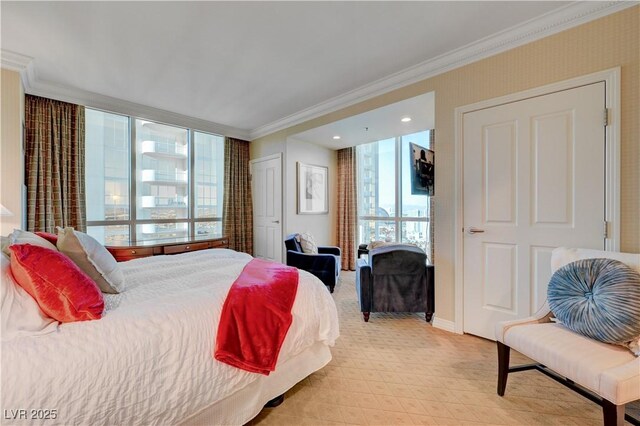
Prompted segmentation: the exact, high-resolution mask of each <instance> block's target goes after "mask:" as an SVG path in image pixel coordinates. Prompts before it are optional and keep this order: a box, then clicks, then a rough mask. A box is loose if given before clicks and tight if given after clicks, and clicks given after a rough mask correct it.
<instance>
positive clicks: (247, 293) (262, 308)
mask: <svg viewBox="0 0 640 426" xmlns="http://www.w3.org/2000/svg"><path fill="white" fill-rule="evenodd" d="M297 291H298V270H297V269H296V268H292V267H290V266H285V265H282V264H279V263H273V262H268V261H265V260H261V259H253V260H251V261H250V262H249V263H248V264H247V265H246V266H245V267H244V269H243V270H242V273H240V276H239V277H238V278H237V279H236V280H235V282H234V283H233V284H232V285H231V289H230V290H229V294H227V299H226V300H225V302H224V306H223V307H222V315H221V316H220V324H219V325H218V336H217V338H216V348H215V353H214V358H215V359H217V360H218V361H220V362H224V363H226V364H229V365H232V366H234V367H237V368H241V369H243V370H247V371H251V372H253V373H260V374H264V375H266V376H268V375H269V373H270V372H271V371H274V370H275V368H276V362H277V361H278V354H279V353H280V348H281V347H282V342H284V338H285V336H286V335H287V331H288V330H289V327H290V326H291V322H292V321H293V317H292V315H291V308H292V307H293V302H294V300H295V299H296V292H297Z"/></svg>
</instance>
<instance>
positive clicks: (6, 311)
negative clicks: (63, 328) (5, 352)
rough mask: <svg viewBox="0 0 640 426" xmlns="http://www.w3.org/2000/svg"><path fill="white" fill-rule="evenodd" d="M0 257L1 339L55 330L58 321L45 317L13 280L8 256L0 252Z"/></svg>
mask: <svg viewBox="0 0 640 426" xmlns="http://www.w3.org/2000/svg"><path fill="white" fill-rule="evenodd" d="M0 258H1V259H0V262H1V267H2V272H1V276H0V283H1V284H0V286H1V288H0V299H1V301H2V305H1V306H0V315H1V316H2V341H6V340H11V339H13V338H14V337H18V336H38V335H42V334H47V333H51V332H54V331H56V329H57V328H58V321H56V320H54V319H53V318H49V317H47V316H46V315H45V314H44V313H43V312H42V310H41V309H40V307H39V306H38V304H37V303H36V301H35V300H34V299H33V297H31V295H29V293H27V292H26V291H25V290H24V289H23V288H22V287H20V286H19V285H18V284H17V283H16V282H15V279H14V278H13V274H12V273H11V261H10V260H9V258H8V257H7V256H5V255H3V254H0Z"/></svg>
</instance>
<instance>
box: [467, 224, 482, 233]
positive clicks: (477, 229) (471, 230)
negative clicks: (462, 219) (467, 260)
mask: <svg viewBox="0 0 640 426" xmlns="http://www.w3.org/2000/svg"><path fill="white" fill-rule="evenodd" d="M467 232H469V234H471V235H473V234H482V233H483V232H484V229H480V228H475V227H473V226H472V227H471V228H469V231H467Z"/></svg>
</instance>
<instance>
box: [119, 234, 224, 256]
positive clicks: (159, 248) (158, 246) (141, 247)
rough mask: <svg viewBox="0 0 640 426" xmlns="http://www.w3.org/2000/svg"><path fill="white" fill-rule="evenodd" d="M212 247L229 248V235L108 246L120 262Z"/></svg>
mask: <svg viewBox="0 0 640 426" xmlns="http://www.w3.org/2000/svg"><path fill="white" fill-rule="evenodd" d="M210 248H229V239H228V238H227V237H220V238H211V237H206V238H204V237H195V238H171V239H164V240H149V241H138V242H136V243H127V242H123V243H122V244H117V245H111V246H107V250H109V252H110V253H111V254H112V255H113V257H115V259H116V260H117V261H118V262H124V261H126V260H131V259H139V258H141V257H148V256H158V255H161V254H178V253H186V252H189V251H197V250H205V249H210Z"/></svg>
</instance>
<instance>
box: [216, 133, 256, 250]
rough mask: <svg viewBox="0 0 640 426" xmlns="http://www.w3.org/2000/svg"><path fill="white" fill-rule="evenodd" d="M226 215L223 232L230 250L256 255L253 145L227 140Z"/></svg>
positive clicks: (225, 171) (225, 139) (224, 203)
mask: <svg viewBox="0 0 640 426" xmlns="http://www.w3.org/2000/svg"><path fill="white" fill-rule="evenodd" d="M223 209H224V214H223V216H222V229H223V233H224V235H225V236H226V237H228V238H229V248H231V249H233V250H237V251H242V252H245V253H249V254H251V255H252V254H253V204H252V202H251V175H250V174H249V142H247V141H243V140H240V139H233V138H224V202H223Z"/></svg>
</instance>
